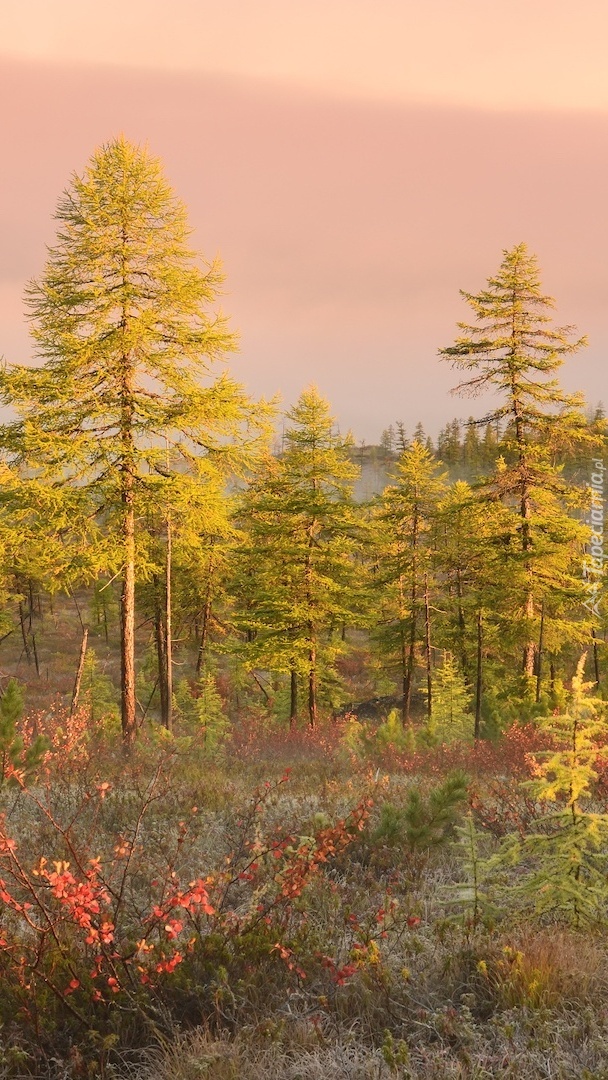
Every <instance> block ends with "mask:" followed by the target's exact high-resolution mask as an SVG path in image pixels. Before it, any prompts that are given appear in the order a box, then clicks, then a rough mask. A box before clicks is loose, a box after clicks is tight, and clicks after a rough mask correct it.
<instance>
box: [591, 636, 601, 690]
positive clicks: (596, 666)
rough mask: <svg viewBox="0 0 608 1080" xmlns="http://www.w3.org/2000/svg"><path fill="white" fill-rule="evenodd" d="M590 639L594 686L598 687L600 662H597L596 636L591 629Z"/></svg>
mask: <svg viewBox="0 0 608 1080" xmlns="http://www.w3.org/2000/svg"><path fill="white" fill-rule="evenodd" d="M591 637H592V638H593V670H594V672H595V685H596V686H599V685H600V661H599V656H598V652H597V635H596V633H595V630H594V629H593V628H592V630H591Z"/></svg>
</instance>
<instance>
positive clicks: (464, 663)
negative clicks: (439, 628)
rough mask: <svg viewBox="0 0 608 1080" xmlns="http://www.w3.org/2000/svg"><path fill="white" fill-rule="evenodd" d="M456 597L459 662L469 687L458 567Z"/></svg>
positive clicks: (465, 628) (469, 675) (460, 578)
mask: <svg viewBox="0 0 608 1080" xmlns="http://www.w3.org/2000/svg"><path fill="white" fill-rule="evenodd" d="M456 596H457V597H458V634H459V637H460V660H461V663H462V671H463V674H464V678H465V682H466V683H467V685H470V682H471V673H470V669H469V657H468V655H467V646H466V640H467V626H466V620H465V617H464V608H463V606H462V574H461V570H460V567H457V569H456Z"/></svg>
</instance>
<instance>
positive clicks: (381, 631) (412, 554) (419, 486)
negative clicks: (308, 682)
mask: <svg viewBox="0 0 608 1080" xmlns="http://www.w3.org/2000/svg"><path fill="white" fill-rule="evenodd" d="M444 480H445V476H444V474H441V473H440V466H439V465H438V464H437V463H436V462H435V461H434V460H433V458H432V456H431V454H430V453H429V451H428V450H427V449H426V448H425V447H424V446H423V445H422V444H421V443H419V442H417V441H414V442H413V443H412V445H411V446H410V447H409V448H408V449H406V450H405V451H404V452H403V453H402V454H401V457H400V458H399V461H398V462H397V463H396V466H395V470H394V482H393V483H392V484H390V485H389V486H388V487H387V488H386V489H385V490H384V492H383V494H382V497H381V502H380V506H379V512H378V517H377V527H378V545H379V550H378V558H377V575H376V582H375V584H376V589H379V590H380V593H379V621H378V626H377V628H376V630H375V636H376V638H377V640H378V642H379V643H380V646H381V648H382V651H383V653H384V655H385V656H386V657H387V658H388V659H389V660H390V661H391V662H392V663H393V664H395V666H396V667H397V669H398V670H399V672H400V679H401V686H402V693H403V706H402V715H403V723H404V724H407V723H409V721H410V711H411V701H412V690H413V680H414V671H415V662H416V649H417V646H418V643H419V640H420V637H421V634H422V625H423V621H424V597H425V591H426V590H425V574H426V575H427V583H428V574H429V570H430V549H429V533H430V529H431V524H432V522H433V520H434V516H435V514H436V512H437V506H438V503H439V500H440V499H441V497H442V495H443V493H444V490H445V485H444Z"/></svg>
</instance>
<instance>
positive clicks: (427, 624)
mask: <svg viewBox="0 0 608 1080" xmlns="http://www.w3.org/2000/svg"><path fill="white" fill-rule="evenodd" d="M424 643H425V652H426V694H427V702H426V714H427V717H428V720H429V722H430V720H431V716H432V713H433V675H432V670H431V612H430V608H429V580H428V576H427V574H426V573H425V575H424Z"/></svg>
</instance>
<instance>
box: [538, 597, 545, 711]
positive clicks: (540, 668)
mask: <svg viewBox="0 0 608 1080" xmlns="http://www.w3.org/2000/svg"><path fill="white" fill-rule="evenodd" d="M544 630H545V605H544V603H543V604H542V606H541V609H540V630H539V633H538V653H537V656H536V702H537V704H538V702H539V701H540V691H541V683H542V674H543V636H544Z"/></svg>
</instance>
